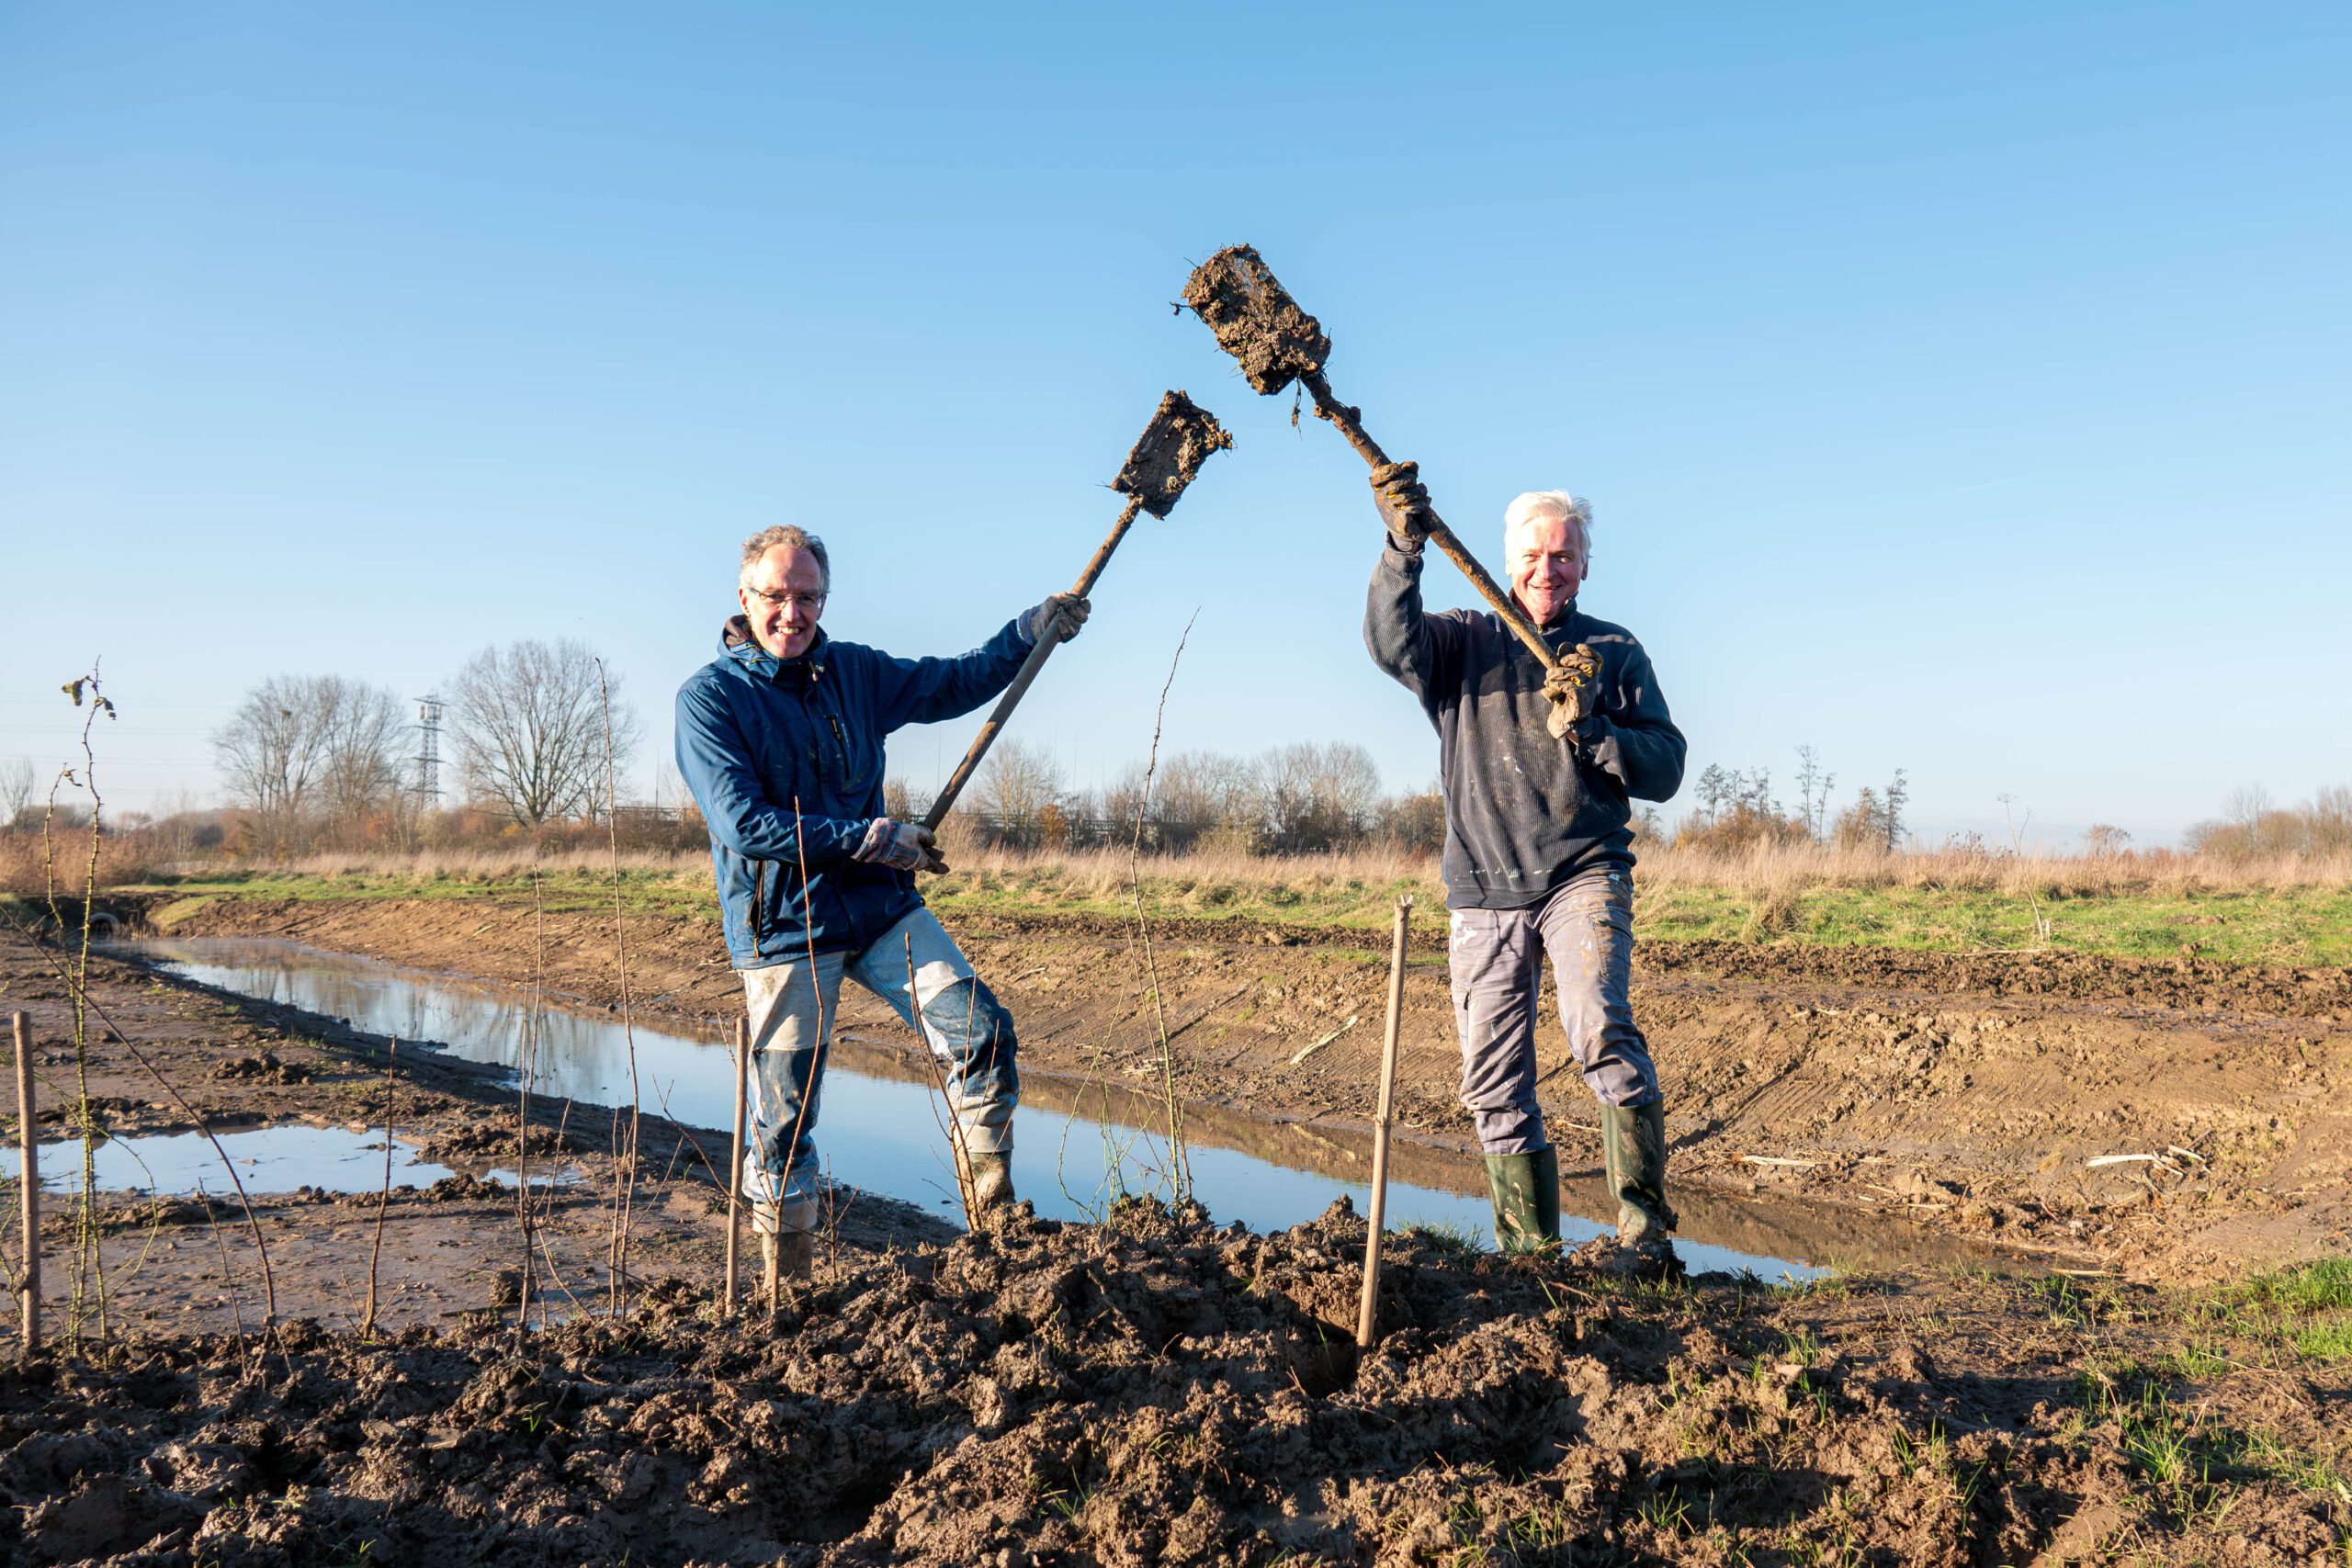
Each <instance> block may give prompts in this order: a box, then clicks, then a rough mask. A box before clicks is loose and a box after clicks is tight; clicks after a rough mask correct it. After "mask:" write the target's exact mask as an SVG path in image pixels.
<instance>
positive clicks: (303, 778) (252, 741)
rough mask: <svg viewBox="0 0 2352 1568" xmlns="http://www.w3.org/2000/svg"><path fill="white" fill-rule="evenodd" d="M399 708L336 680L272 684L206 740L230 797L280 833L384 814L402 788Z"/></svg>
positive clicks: (373, 691) (249, 696) (375, 690)
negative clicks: (305, 824)
mask: <svg viewBox="0 0 2352 1568" xmlns="http://www.w3.org/2000/svg"><path fill="white" fill-rule="evenodd" d="M402 739H403V725H402V719H401V702H400V699H399V698H398V697H396V696H394V695H393V694H391V692H390V691H389V690H387V689H386V688H384V687H381V686H370V685H368V683H366V682H361V681H351V680H346V679H345V678H344V677H343V676H341V675H273V676H271V677H270V678H269V679H268V680H266V681H264V682H261V683H260V684H259V685H257V686H254V688H253V689H252V690H250V691H248V692H247V693H246V694H245V696H244V700H243V702H241V703H239V704H238V705H237V706H236V710H235V711H234V712H232V714H231V715H230V716H229V719H228V722H227V723H225V724H223V725H222V726H221V727H220V728H219V729H218V730H216V731H215V732H214V733H213V737H212V750H213V755H214V756H215V757H216V758H217V759H218V760H219V761H220V772H221V773H222V775H223V776H224V777H225V778H226V780H227V781H228V785H229V793H230V795H231V796H232V798H234V799H235V800H236V801H237V802H238V803H239V804H240V805H243V806H247V807H252V808H253V809H254V810H255V811H257V812H259V813H261V814H262V815H263V816H264V817H266V818H271V819H272V820H273V821H275V822H276V823H277V824H278V825H280V826H281V827H283V826H284V825H285V824H288V823H290V822H292V821H295V820H297V819H299V818H303V817H306V816H313V815H318V816H329V817H338V818H340V817H350V816H356V815H361V814H364V813H366V812H368V811H372V810H376V809H378V808H379V807H384V806H387V805H390V803H391V802H392V801H393V800H394V799H395V798H397V796H398V795H399V792H400V783H401V751H402V750H403V748H402V744H401V742H402Z"/></svg>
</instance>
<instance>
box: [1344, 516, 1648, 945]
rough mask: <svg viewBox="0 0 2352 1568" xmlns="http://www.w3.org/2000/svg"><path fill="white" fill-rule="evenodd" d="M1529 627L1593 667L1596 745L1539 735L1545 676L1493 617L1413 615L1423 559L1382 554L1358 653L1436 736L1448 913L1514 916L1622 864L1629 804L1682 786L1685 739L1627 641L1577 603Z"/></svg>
mask: <svg viewBox="0 0 2352 1568" xmlns="http://www.w3.org/2000/svg"><path fill="white" fill-rule="evenodd" d="M1531 618H1532V617H1531ZM1539 629H1540V630H1541V631H1542V633H1543V636H1544V641H1546V642H1547V643H1549V644H1550V645H1551V646H1552V647H1553V648H1554V649H1555V650H1562V651H1565V650H1566V649H1572V648H1574V647H1576V646H1577V644H1578V643H1589V644H1590V645H1591V647H1592V650H1593V651H1594V652H1595V653H1597V654H1599V655H1600V697H1601V710H1600V711H1601V718H1600V726H1599V728H1600V739H1597V740H1595V741H1593V742H1591V743H1590V744H1589V746H1587V747H1585V748H1584V749H1582V750H1578V749H1577V748H1576V747H1574V746H1572V745H1571V744H1570V743H1569V742H1567V741H1564V740H1558V739H1554V738H1553V736H1552V733H1551V731H1550V730H1549V729H1547V728H1544V723H1545V720H1546V719H1547V718H1548V716H1550V713H1551V707H1552V705H1551V701H1550V699H1549V698H1547V697H1545V696H1544V666H1543V664H1542V662H1541V661H1539V660H1537V659H1536V657H1535V655H1534V654H1532V653H1531V652H1529V651H1528V650H1527V649H1526V648H1525V647H1524V646H1523V645H1522V644H1521V642H1520V640H1519V638H1517V637H1513V636H1512V635H1511V633H1510V628H1509V627H1507V626H1504V625H1503V623H1502V618H1501V617H1500V616H1498V615H1492V614H1489V613H1487V612H1485V611H1476V612H1473V611H1469V610H1447V611H1443V612H1442V613H1440V614H1438V615H1424V614H1423V613H1422V611H1421V558H1420V556H1419V554H1418V553H1408V552H1407V551H1404V550H1400V549H1398V548H1397V547H1395V546H1394V545H1389V546H1386V547H1384V548H1383V549H1382V550H1381V553H1380V564H1379V566H1378V567H1377V568H1375V569H1374V571H1373V574H1372V592H1371V596H1370V599H1369V602H1368V603H1367V604H1366V605H1365V607H1364V617H1363V640H1364V646H1365V647H1367V648H1369V649H1371V650H1372V659H1373V662H1374V663H1375V664H1377V665H1379V666H1380V667H1381V668H1382V669H1383V670H1385V671H1388V673H1390V674H1391V675H1394V676H1395V677H1396V678H1397V680H1398V681H1399V682H1402V683H1403V684H1404V686H1405V689H1406V690H1408V691H1409V692H1411V693H1412V694H1414V695H1415V696H1417V697H1419V699H1420V700H1421V709H1422V711H1423V712H1424V713H1426V714H1428V715H1429V719H1430V724H1431V725H1433V726H1435V727H1436V729H1437V733H1438V773H1439V780H1440V785H1441V787H1442V789H1443V791H1444V794H1445V858H1444V861H1443V863H1442V872H1443V874H1444V877H1445V901H1446V904H1447V906H1448V907H1449V908H1456V909H1522V908H1527V907H1528V906H1530V905H1532V904H1536V903H1540V902H1542V901H1543V899H1544V896H1545V895H1546V894H1548V893H1550V892H1551V891H1552V890H1553V889H1554V888H1555V887H1557V886H1560V885H1561V884H1562V883H1564V882H1566V881H1567V880H1568V879H1569V878H1570V877H1572V876H1574V875H1576V874H1577V873H1578V872H1580V871H1582V870H1584V869H1585V868H1587V867H1588V866H1592V865H1596V864H1602V863H1616V864H1620V865H1626V866H1630V865H1632V864H1633V863H1634V852H1633V849H1632V847H1631V846H1632V844H1633V838H1634V835H1633V831H1632V829H1631V827H1630V823H1631V821H1632V818H1633V806H1632V802H1633V801H1634V800H1635V799H1640V800H1666V799H1669V798H1671V797H1672V795H1673V794H1674V792H1675V791H1676V790H1677V789H1679V788H1680V787H1681V784H1682V758H1683V751H1684V742H1683V739H1682V731H1680V730H1679V729H1677V728H1675V727H1674V720H1673V718H1672V717H1671V716H1669V715H1668V713H1667V711H1666V694H1664V693H1663V692H1661V691H1659V690H1658V686H1657V671H1654V670H1652V669H1651V668H1650V658H1649V655H1648V654H1646V653H1645V652H1643V651H1642V645H1641V644H1640V643H1638V642H1636V641H1634V634H1633V633H1631V632H1629V631H1627V630H1626V629H1625V628H1624V627H1623V626H1611V624H1610V623H1609V622H1607V621H1599V620H1595V619H1593V618H1592V617H1591V616H1590V615H1585V614H1584V613H1583V612H1582V611H1580V610H1578V609H1577V607H1576V606H1575V605H1574V604H1571V605H1569V607H1568V609H1567V611H1566V613H1565V614H1563V615H1560V616H1558V617H1557V618H1555V620H1554V621H1553V622H1552V624H1551V625H1549V626H1544V627H1541V628H1539Z"/></svg>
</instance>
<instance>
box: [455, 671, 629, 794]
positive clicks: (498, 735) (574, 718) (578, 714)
mask: <svg viewBox="0 0 2352 1568" xmlns="http://www.w3.org/2000/svg"><path fill="white" fill-rule="evenodd" d="M610 679H611V686H612V693H613V707H612V728H613V761H614V764H615V766H616V767H617V766H623V765H626V764H627V763H628V761H629V759H630V758H632V757H633V756H635V755H636V753H637V749H638V747H639V744H640V743H641V742H642V740H643V739H644V731H643V728H642V727H641V726H640V725H639V723H638V721H637V716H636V714H635V713H633V712H632V711H630V709H629V708H628V706H627V705H625V704H624V703H622V702H621V701H620V685H621V682H620V677H619V676H617V675H616V676H612V677H611V678H610ZM449 716H450V723H449V729H450V735H451V739H453V740H454V741H455V743H456V750H457V760H458V775H459V776H460V777H461V778H463V779H464V780H465V782H466V788H467V789H468V791H469V793H470V794H472V795H473V796H474V797H475V798H476V799H479V800H482V801H486V802H491V803H493V804H495V805H497V806H499V807H503V809H504V810H505V811H506V812H507V813H508V814H509V815H510V816H512V817H513V818H515V821H517V822H519V823H522V824H524V825H525V826H531V825H534V824H537V823H540V822H546V821H549V820H552V819H555V818H565V817H577V816H582V815H593V814H594V811H595V809H596V807H597V806H598V803H599V801H600V799H601V796H602V792H603V789H604V783H605V709H604V703H603V700H602V696H601V694H600V692H599V689H598V685H597V681H596V653H595V650H594V649H591V648H589V647H588V646H587V645H586V644H585V643H582V642H580V641H579V640H577V639H576V638H572V637H563V638H560V639H559V640H557V641H555V642H552V643H548V642H541V641H539V640H537V638H525V639H524V640H523V641H520V642H515V643H510V644H509V645H507V646H506V647H504V648H485V649H482V650H481V652H480V653H477V654H475V655H474V656H473V657H472V658H471V659H469V660H466V662H465V665H464V667H463V668H461V669H460V670H459V671H458V674H457V678H456V679H455V680H454V681H452V682H450V685H449Z"/></svg>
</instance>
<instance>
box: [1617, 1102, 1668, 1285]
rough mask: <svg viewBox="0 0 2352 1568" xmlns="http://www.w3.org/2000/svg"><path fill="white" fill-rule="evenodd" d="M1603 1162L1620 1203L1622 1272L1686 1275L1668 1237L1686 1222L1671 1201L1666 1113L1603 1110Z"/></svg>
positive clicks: (1658, 1108) (1658, 1106) (1654, 1108)
mask: <svg viewBox="0 0 2352 1568" xmlns="http://www.w3.org/2000/svg"><path fill="white" fill-rule="evenodd" d="M1600 1149H1601V1158H1602V1160H1603V1163H1604V1164H1605V1166H1606V1168H1607V1172H1608V1181H1609V1190H1610V1192H1611V1194H1612V1195H1614V1196H1615V1198H1616V1200H1617V1252H1618V1258H1619V1263H1620V1265H1621V1271H1623V1272H1631V1273H1639V1274H1672V1273H1677V1272H1679V1271H1680V1263H1679V1259H1677V1258H1675V1256H1674V1244H1673V1243H1672V1242H1671V1241H1669V1240H1668V1239H1667V1233H1668V1232H1669V1231H1671V1230H1673V1229H1674V1227H1675V1226H1676V1225H1677V1224H1679V1223H1680V1222H1679V1220H1678V1219H1677V1218H1676V1216H1675V1213H1674V1211H1673V1209H1671V1208H1670V1207H1668V1204H1667V1201H1666V1107H1665V1105H1664V1104H1663V1103H1661V1102H1659V1101H1655V1100H1653V1101H1652V1102H1651V1103H1649V1104H1647V1105H1642V1106H1634V1107H1631V1108H1628V1107H1625V1106H1622V1105H1604V1106H1602V1107H1601V1108H1600Z"/></svg>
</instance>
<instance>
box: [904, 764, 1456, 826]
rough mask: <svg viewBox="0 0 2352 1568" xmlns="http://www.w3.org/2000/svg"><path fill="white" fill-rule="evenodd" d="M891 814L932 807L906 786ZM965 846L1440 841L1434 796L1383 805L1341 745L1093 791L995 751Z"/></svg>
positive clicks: (1122, 778)
mask: <svg viewBox="0 0 2352 1568" xmlns="http://www.w3.org/2000/svg"><path fill="white" fill-rule="evenodd" d="M886 795H888V809H889V810H890V811H891V813H892V815H894V816H897V815H906V816H912V817H919V816H921V815H922V813H923V811H924V810H925V809H926V808H927V807H928V805H929V803H928V802H927V801H925V800H923V799H922V798H920V797H918V796H915V795H911V794H910V792H909V791H908V789H907V786H906V784H905V781H903V780H893V781H891V783H890V784H888V786H887V787H886ZM959 815H963V816H964V817H965V818H967V826H968V828H969V830H970V831H971V832H972V834H973V836H974V837H976V838H978V840H980V841H981V842H983V843H990V844H1001V845H1004V846H1006V847H1008V848H1012V849H1087V848H1099V847H1104V846H1120V847H1125V846H1127V845H1130V844H1137V845H1139V846H1140V847H1141V848H1142V849H1144V850H1147V851H1149V852H1154V853H1160V854H1183V853H1188V852H1193V851H1204V850H1205V851H1216V850H1223V851H1230V852H1238V853H1242V854H1316V853H1323V852H1330V851H1333V850H1343V849H1351V848H1355V847H1358V846H1362V845H1366V844H1374V843H1387V844H1393V845H1396V846H1397V847H1398V848H1401V849H1406V850H1411V851H1429V852H1434V851H1435V850H1436V849H1437V848H1438V847H1439V845H1440V844H1441V843H1442V841H1443V840H1444V836H1445V809H1444V805H1443V803H1442V801H1441V800H1440V798H1439V796H1438V794H1437V791H1436V790H1435V789H1433V788H1432V789H1426V790H1420V791H1415V792H1409V793H1407V794H1404V795H1386V794H1385V793H1383V791H1382V789H1381V787H1380V769H1379V767H1378V765H1377V764H1376V763H1374V761H1373V759H1372V753H1371V752H1369V751H1367V750H1364V749H1363V747H1361V746H1357V745H1353V744H1351V743H1350V742H1347V741H1328V742H1318V741H1312V740H1299V741H1293V742H1290V743H1289V744H1286V745H1281V746H1271V747H1268V748H1267V749H1266V750H1263V751H1261V752H1259V753H1258V754H1256V755H1255V756H1250V757H1236V756H1230V755H1227V753H1225V752H1221V751H1213V750H1188V751H1179V752H1176V753H1174V754H1172V755H1170V756H1167V757H1162V758H1159V759H1158V760H1157V761H1156V762H1145V761H1136V762H1130V763H1128V764H1127V765H1126V766H1125V768H1123V769H1122V770H1120V772H1119V773H1118V774H1117V775H1116V776H1115V777H1114V779H1113V780H1112V782H1111V783H1110V784H1106V785H1104V786H1103V787H1102V788H1101V789H1099V790H1087V789H1082V788H1078V787H1075V786H1073V785H1072V784H1071V783H1070V780H1069V774H1068V773H1066V772H1065V771H1064V769H1063V768H1062V765H1061V763H1060V762H1059V761H1057V760H1056V759H1055V758H1054V757H1053V756H1052V754H1051V753H1050V752H1047V751H1046V750H1043V749H1042V748H1039V747H1035V746H1032V745H1029V744H1026V743H1024V742H1023V741H1020V740H1004V741H1000V742H999V743H998V744H997V746H996V747H995V749H994V750H991V751H990V752H989V760H988V761H986V762H985V763H983V764H982V765H981V769H980V772H979V773H978V776H977V777H976V778H975V779H974V781H973V784H972V789H971V793H970V794H968V795H966V796H965V797H964V799H963V801H962V802H961V803H960V805H959Z"/></svg>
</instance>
